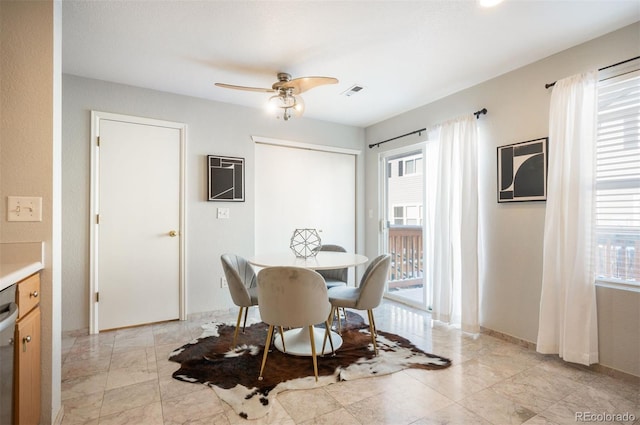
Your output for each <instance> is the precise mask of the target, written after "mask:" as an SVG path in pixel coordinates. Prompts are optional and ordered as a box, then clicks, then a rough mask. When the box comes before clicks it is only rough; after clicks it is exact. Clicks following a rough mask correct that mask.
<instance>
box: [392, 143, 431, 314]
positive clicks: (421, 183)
mask: <svg viewBox="0 0 640 425" xmlns="http://www.w3.org/2000/svg"><path fill="white" fill-rule="evenodd" d="M425 171H426V167H425V145H424V144H420V145H416V146H412V147H409V148H406V149H402V150H395V151H391V152H387V153H383V154H381V157H380V178H381V182H382V184H381V187H382V188H383V192H384V194H383V196H382V199H383V205H382V207H381V211H383V219H382V225H381V226H380V228H381V232H380V237H381V241H380V242H381V246H382V247H383V250H384V252H386V253H389V254H390V255H391V269H390V271H389V278H388V284H387V289H386V294H385V296H386V297H388V298H390V299H393V300H396V301H399V302H402V303H405V304H409V305H411V306H414V307H418V308H421V309H426V308H428V304H429V302H428V293H429V291H427V286H426V282H425V267H426V264H425V258H426V255H425V248H426V246H425V242H424V241H425V218H426V214H425V192H426V191H425V189H426V187H425V175H426V172H425Z"/></svg>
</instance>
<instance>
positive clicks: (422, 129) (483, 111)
mask: <svg viewBox="0 0 640 425" xmlns="http://www.w3.org/2000/svg"><path fill="white" fill-rule="evenodd" d="M486 113H487V108H482V109H480V110H479V111H476V112H474V113H473V115H475V116H476V119H478V118H480V115H485V114H486ZM423 131H427V129H426V128H421V129H420V130H415V131H412V132H410V133H407V134H403V135H402V136H396V137H393V138H391V139H387V140H383V141H382V142H378V143H371V144H370V145H369V149H371V148H373V147H376V146H380V145H381V144H383V143H387V142H390V141H392V140H396V139H400V138H402V137H407V136H411V135H412V134H416V133H418V134H419V135H422V132H423Z"/></svg>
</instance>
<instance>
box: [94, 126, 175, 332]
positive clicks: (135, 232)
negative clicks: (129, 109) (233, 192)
mask: <svg viewBox="0 0 640 425" xmlns="http://www.w3.org/2000/svg"><path fill="white" fill-rule="evenodd" d="M182 132H183V129H181V128H175V127H167V126H162V125H156V124H155V123H150V122H145V121H144V120H143V121H142V122H129V121H123V120H117V119H105V118H103V119H100V121H99V148H98V149H97V150H98V153H97V170H98V172H97V175H96V183H97V187H96V188H95V189H96V190H97V199H96V206H97V215H98V217H97V220H96V232H95V240H96V241H95V242H96V244H95V245H94V248H95V249H96V251H97V252H96V255H95V256H94V259H95V266H94V269H95V277H96V279H95V282H94V287H95V290H96V292H97V293H99V301H98V300H96V301H98V302H97V303H96V305H95V308H96V309H97V310H98V314H97V321H98V326H97V329H98V330H105V329H113V328H120V327H127V326H134V325H140V324H145V323H153V322H159V321H165V320H172V319H178V318H179V317H180V315H181V314H180V313H181V311H180V310H181V299H182V292H183V291H182V276H181V259H182V255H181V252H182V246H183V245H182V244H181V242H180V241H181V239H182V237H181V230H182V222H181V212H182V211H181V209H182V205H183V202H182V196H181V192H182V187H181V186H182V183H181V182H182V177H181V175H182V171H181V162H182V161H181V158H182V140H183V134H182ZM98 306H99V309H98Z"/></svg>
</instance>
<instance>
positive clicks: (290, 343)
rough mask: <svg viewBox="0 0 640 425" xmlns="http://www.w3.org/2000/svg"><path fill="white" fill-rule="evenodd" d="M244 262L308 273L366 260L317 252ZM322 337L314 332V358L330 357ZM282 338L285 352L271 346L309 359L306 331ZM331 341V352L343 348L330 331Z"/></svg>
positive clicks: (276, 342)
mask: <svg viewBox="0 0 640 425" xmlns="http://www.w3.org/2000/svg"><path fill="white" fill-rule="evenodd" d="M247 261H248V262H249V264H251V265H253V266H256V267H274V266H293V267H304V268H307V269H311V270H331V269H342V268H345V267H354V266H358V265H360V264H364V263H366V262H367V261H369V259H368V258H367V257H365V256H364V255H360V254H352V253H349V252H334V251H320V252H318V254H317V255H316V256H315V257H308V258H300V257H296V256H295V255H293V253H292V252H279V253H266V254H258V255H255V256H253V257H250V258H248V259H247ZM324 334H325V332H324V329H320V328H314V340H315V345H316V353H317V354H329V353H331V346H330V344H329V341H328V340H327V343H326V346H325V348H324V351H323V350H322V343H323V342H324ZM283 336H284V341H285V346H286V350H285V347H283V345H282V340H281V339H280V338H274V345H275V346H276V348H277V349H278V350H280V351H282V352H283V353H284V352H286V353H287V354H293V355H296V356H310V355H311V340H310V335H309V331H308V330H307V328H298V329H290V330H288V331H285V332H284V334H283ZM331 340H332V341H333V349H334V350H337V349H338V348H340V346H342V337H341V336H340V334H338V333H337V332H334V331H331Z"/></svg>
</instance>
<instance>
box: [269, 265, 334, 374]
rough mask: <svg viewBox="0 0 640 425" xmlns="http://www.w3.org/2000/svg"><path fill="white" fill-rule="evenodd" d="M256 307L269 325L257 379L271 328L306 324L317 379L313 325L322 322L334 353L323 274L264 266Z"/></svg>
mask: <svg viewBox="0 0 640 425" xmlns="http://www.w3.org/2000/svg"><path fill="white" fill-rule="evenodd" d="M258 308H259V309H260V316H261V317H262V320H263V321H264V322H265V323H267V324H268V325H269V330H268V332H267V339H266V341H265V344H264V354H263V355H262V365H261V367H260V376H259V377H258V379H260V380H262V373H263V371H264V367H265V365H266V362H267V355H268V354H269V347H270V345H271V340H272V338H273V329H274V327H275V326H278V327H280V328H283V327H291V328H302V327H308V328H309V338H310V344H311V355H312V358H313V371H314V374H315V377H316V381H317V380H318V360H317V358H316V345H315V334H314V325H316V324H319V323H324V324H325V326H326V329H325V341H326V337H327V336H329V342H330V343H331V351H332V353H333V341H332V340H331V334H330V326H329V320H328V318H329V312H330V311H331V304H329V298H328V296H327V287H326V285H325V283H324V279H323V278H322V276H320V274H318V273H317V272H315V271H313V270H310V269H306V268H302V267H282V266H278V267H267V268H264V269H262V270H260V272H258ZM283 345H284V342H283ZM323 352H324V350H323Z"/></svg>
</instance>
